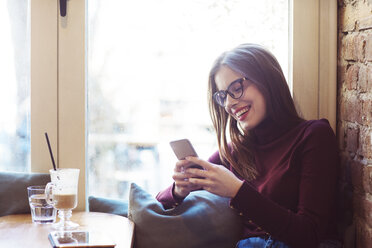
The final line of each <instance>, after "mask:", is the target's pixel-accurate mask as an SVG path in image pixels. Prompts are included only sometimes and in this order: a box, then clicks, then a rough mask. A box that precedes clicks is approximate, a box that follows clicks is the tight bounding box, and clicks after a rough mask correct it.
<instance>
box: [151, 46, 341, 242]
mask: <svg viewBox="0 0 372 248" xmlns="http://www.w3.org/2000/svg"><path fill="white" fill-rule="evenodd" d="M208 97H209V103H210V114H211V117H212V121H213V125H214V128H215V130H216V133H217V139H218V145H219V151H218V152H216V153H215V154H214V155H212V156H211V157H210V159H209V160H208V161H204V160H202V159H200V158H196V157H188V158H186V160H182V161H178V162H177V163H176V166H175V170H174V175H173V179H174V184H173V185H172V187H169V188H168V189H166V190H165V191H163V192H160V193H159V194H158V196H157V199H158V200H159V201H160V202H161V203H162V204H163V205H164V206H165V207H166V208H169V207H172V206H174V205H177V204H179V203H181V202H182V200H183V199H184V198H185V197H186V196H187V195H188V194H189V193H190V192H191V191H194V190H197V189H204V190H207V191H209V192H211V193H214V194H217V195H220V196H223V197H229V198H231V201H230V206H231V207H232V208H234V209H236V210H237V211H238V212H239V213H240V214H241V215H242V216H243V220H244V237H242V240H241V241H239V243H238V244H237V247H301V248H304V247H318V246H319V244H320V243H321V242H322V241H323V240H326V239H330V238H332V234H333V233H334V230H335V227H334V222H333V220H334V214H335V212H336V211H335V196H336V189H337V179H338V152H337V144H336V139H335V135H334V133H333V131H332V129H331V127H330V126H329V123H328V121H327V120H325V119H322V120H312V121H305V120H303V119H302V118H301V117H300V116H299V115H298V113H297V111H296V108H295V105H294V102H293V99H292V97H291V95H290V91H289V88H288V86H287V83H286V80H285V77H284V75H283V72H282V70H281V67H280V65H279V63H278V62H277V60H276V59H275V57H274V56H273V55H272V54H271V53H270V52H268V51H267V50H265V49H264V48H263V47H261V46H259V45H255V44H242V45H240V46H238V47H237V48H235V49H233V50H231V51H228V52H225V53H223V54H222V55H221V56H220V57H219V58H218V59H217V60H216V62H215V64H214V66H213V67H212V69H211V72H210V75H209V92H208ZM227 132H228V133H227ZM227 136H229V137H230V141H229V142H228V141H227ZM191 163H193V164H198V165H201V166H202V167H203V168H204V170H200V169H195V168H187V169H186V170H185V169H184V168H186V167H187V165H189V164H191ZM270 245H271V246H270Z"/></svg>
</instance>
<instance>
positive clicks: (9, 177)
mask: <svg viewBox="0 0 372 248" xmlns="http://www.w3.org/2000/svg"><path fill="white" fill-rule="evenodd" d="M48 182H50V175H49V174H46V173H18V172H0V216H4V215H9V214H21V213H30V206H29V204H28V196H27V187H28V186H33V185H46V184H47V183H48Z"/></svg>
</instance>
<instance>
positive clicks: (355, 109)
mask: <svg viewBox="0 0 372 248" xmlns="http://www.w3.org/2000/svg"><path fill="white" fill-rule="evenodd" d="M342 104H344V107H343V108H344V114H343V118H344V119H345V120H346V121H350V122H356V123H362V117H361V101H360V100H359V98H358V95H357V94H355V95H352V96H349V97H348V98H345V100H344V101H343V103H342Z"/></svg>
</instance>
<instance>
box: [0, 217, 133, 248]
mask: <svg viewBox="0 0 372 248" xmlns="http://www.w3.org/2000/svg"><path fill="white" fill-rule="evenodd" d="M71 220H72V221H74V222H76V223H78V224H79V225H80V227H79V228H78V229H77V230H87V231H95V232H100V233H104V234H107V235H108V236H110V237H111V238H112V239H113V240H114V241H115V242H116V244H117V245H116V248H130V247H132V246H133V237H134V236H133V233H134V223H133V222H132V221H130V220H129V219H127V218H125V217H122V216H119V215H113V214H106V213H96V212H72V217H71ZM57 221H58V218H57ZM51 231H55V230H54V229H53V228H52V226H51V224H36V223H32V221H31V215H30V214H16V215H8V216H3V217H0V247H11V248H16V247H28V248H33V247H35V248H36V247H37V248H43V247H46V248H48V247H52V245H51V244H50V242H49V240H48V234H49V232H51Z"/></svg>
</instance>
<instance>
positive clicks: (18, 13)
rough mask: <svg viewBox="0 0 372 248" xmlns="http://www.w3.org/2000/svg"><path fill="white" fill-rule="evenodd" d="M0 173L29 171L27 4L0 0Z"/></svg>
mask: <svg viewBox="0 0 372 248" xmlns="http://www.w3.org/2000/svg"><path fill="white" fill-rule="evenodd" d="M0 34H1V39H0V54H1V56H0V170H1V171H2V170H6V171H29V170H30V14H29V1H28V0H23V1H12V0H7V1H6V0H4V1H0Z"/></svg>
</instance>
